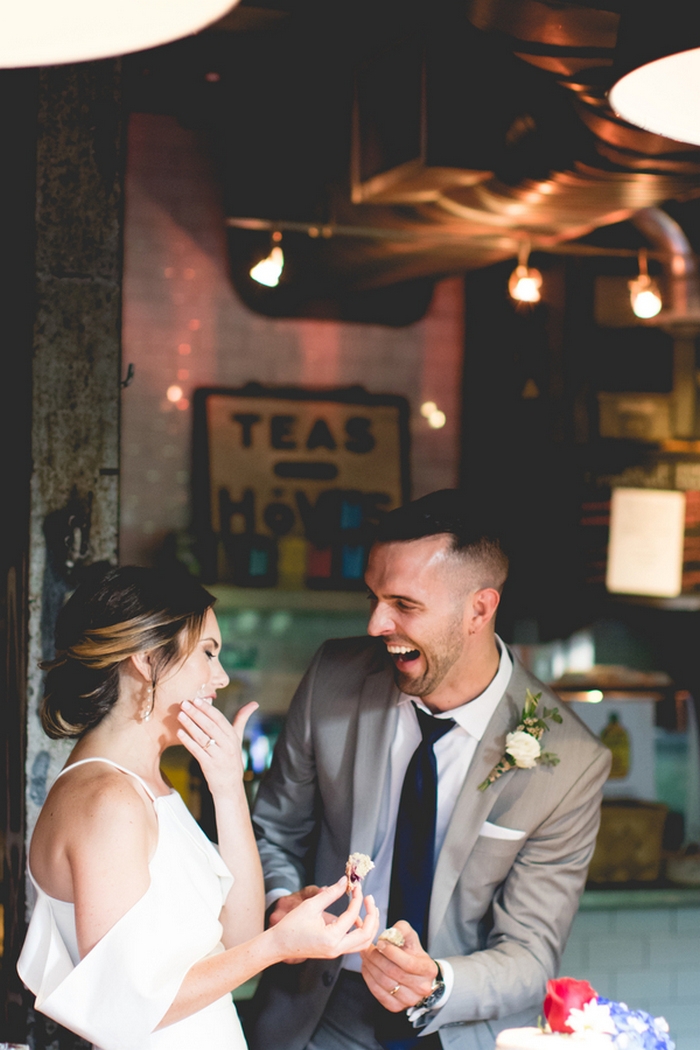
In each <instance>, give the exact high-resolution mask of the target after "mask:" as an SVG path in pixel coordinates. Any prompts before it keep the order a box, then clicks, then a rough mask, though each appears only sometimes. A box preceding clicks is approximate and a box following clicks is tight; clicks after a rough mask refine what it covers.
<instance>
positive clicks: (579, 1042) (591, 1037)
mask: <svg viewBox="0 0 700 1050" xmlns="http://www.w3.org/2000/svg"><path fill="white" fill-rule="evenodd" d="M613 1045H614V1043H613V1038H612V1036H611V1035H607V1034H605V1033H598V1032H585V1033H582V1034H581V1035H579V1034H578V1033H576V1032H574V1033H573V1034H572V1035H569V1034H567V1033H565V1032H548V1031H546V1029H545V1030H543V1029H542V1028H504V1029H503V1031H502V1032H499V1033H498V1037H497V1039H496V1046H497V1047H498V1048H499V1050H611V1048H612V1047H613Z"/></svg>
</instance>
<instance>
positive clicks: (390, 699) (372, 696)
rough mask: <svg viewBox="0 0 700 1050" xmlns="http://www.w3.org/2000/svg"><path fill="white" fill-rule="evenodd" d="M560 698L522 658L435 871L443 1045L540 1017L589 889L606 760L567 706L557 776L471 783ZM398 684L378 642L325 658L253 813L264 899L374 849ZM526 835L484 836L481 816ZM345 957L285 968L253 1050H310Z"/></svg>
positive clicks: (451, 1049)
mask: <svg viewBox="0 0 700 1050" xmlns="http://www.w3.org/2000/svg"><path fill="white" fill-rule="evenodd" d="M528 688H529V689H530V690H532V691H533V692H535V693H537V692H540V691H541V692H542V702H543V703H545V704H547V706H550V707H551V706H553V705H554V704H556V703H557V702H558V701H557V698H556V697H555V696H554V694H553V693H552V692H551V691H550V690H548V689H547V687H546V686H544V685H542V683H541V682H539V681H538V680H537V679H536V678H534V677H533V676H532V675H531V674H530V673H529V672H528V671H526V670H525V668H524V667H523V666H522V665H521V664H520V663H519V662H518V661H517V660H514V670H513V674H512V676H511V680H510V684H509V686H508V689H507V690H506V692H505V693H504V695H503V698H502V700H501V701H500V703H499V705H498V707H497V708H496V711H495V712H494V714H493V716H492V718H491V721H490V723H489V725H488V728H487V730H486V732H485V734H484V736H483V738H482V740H481V741H480V742H479V745H478V747H477V749H476V753H475V755H474V758H473V760H472V763H471V765H470V767H469V771H468V773H467V776H466V778H465V781H464V785H463V787H462V790H461V793H460V795H459V798H458V800H457V804H456V806H455V809H454V813H453V816H452V819H451V821H450V826H449V828H448V832H447V836H446V838H445V841H444V844H443V847H442V850H441V851H440V856H439V858H438V861H437V867H436V871H435V879H434V882H433V891H432V898H431V907H430V919H429V943H428V945H427V950H428V951H429V953H430V954H431V955H432V956H433V957H434V958H447V959H449V961H450V963H451V964H452V966H453V968H454V972H455V984H454V989H453V991H452V994H451V996H450V998H449V1000H448V1002H447V1003H446V1004H445V1006H444V1007H443V1008H442V1009H441V1010H439V1011H437V1013H436V1014H435V1016H434V1020H433V1021H432V1022H431V1024H430V1025H428V1026H427V1027H426V1028H425V1029H423V1033H422V1034H427V1033H429V1032H432V1031H437V1030H438V1029H439V1031H440V1037H441V1040H442V1043H443V1046H444V1047H445V1050H481V1048H483V1050H487V1048H488V1050H492V1048H493V1038H494V1034H495V1033H496V1032H497V1031H499V1030H500V1029H501V1028H505V1027H511V1026H513V1025H518V1024H523V1023H532V1022H533V1020H534V1019H536V1017H537V1013H538V1012H540V1011H541V1008H542V1002H543V998H544V993H545V985H546V982H547V980H548V979H549V978H551V977H553V976H554V975H555V974H556V973H557V970H558V966H559V961H560V958H561V953H562V951H563V948H564V945H565V943H566V939H567V936H568V934H569V930H570V927H571V923H572V921H573V918H574V915H575V913H576V909H577V906H578V899H579V896H580V894H581V891H582V889H583V886H584V882H585V878H586V871H587V868H588V863H589V861H590V858H591V855H592V852H593V847H594V844H595V838H596V834H597V831H598V824H599V819H600V800H601V793H602V786H603V784H604V782H605V780H606V778H607V775H608V771H609V768H610V752H609V751H608V750H607V748H605V747H603V745H602V744H601V743H600V741H599V740H597V739H596V738H595V737H594V736H593V735H592V734H591V733H590V732H589V730H588V729H587V728H586V727H585V726H584V725H583V724H582V723H581V722H580V721H579V719H578V718H577V717H576V716H575V715H574V714H572V713H571V712H570V711H569V710H568V708H567V705H566V704H562V703H561V702H558V706H559V710H560V713H561V715H562V718H563V722H562V724H561V725H556V724H554V723H552V728H551V731H550V732H548V733H547V734H546V750H548V751H554V752H555V753H557V754H558V755H559V758H560V763H559V765H558V766H556V767H553V768H546V767H535V768H534V769H515V770H512V771H509V772H508V773H506V774H504V775H503V776H502V777H501V778H500V779H499V780H497V781H496V782H495V783H494V784H491V785H490V786H489V787H488V788H487V789H486V791H484V792H481V791H479V790H478V785H479V784H480V783H481V782H482V780H484V779H485V777H486V776H488V774H489V772H490V771H491V769H492V768H493V766H494V765H495V764H496V762H498V761H499V759H500V758H501V757H502V755H503V753H504V746H505V736H506V733H508V732H510V731H511V730H512V729H513V728H515V726H516V724H517V722H518V719H519V716H520V713H521V711H522V707H523V703H524V701H525V691H526V689H528ZM398 698H399V690H398V688H397V687H396V685H395V683H394V678H393V668H392V665H391V664H390V662H389V659H388V657H387V654H386V648H385V646H384V644H383V643H382V642H381V641H378V640H376V639H371V638H347V639H342V640H336V641H331V642H327V643H326V644H325V645H324V646H323V647H322V648H321V649H320V650H319V652H318V653H317V655H316V657H315V659H314V661H313V663H312V664H311V667H310V668H309V670H308V672H307V674H306V676H305V678H304V680H303V681H302V683H301V685H300V686H299V689H298V690H297V693H296V695H295V697H294V699H293V701H292V704H291V707H290V709H289V714H288V717H287V720H286V723H285V727H284V731H283V734H282V736H281V738H280V740H279V742H278V745H277V748H276V750H275V756H274V759H273V763H272V767H271V769H270V771H269V773H268V775H267V777H266V778H265V779H264V781H263V783H262V784H261V786H260V790H259V792H258V796H257V800H256V803H255V807H254V823H255V828H256V834H257V836H258V847H259V849H260V855H261V857H262V862H263V868H264V872H265V889H266V891H270V890H272V889H276V888H286V889H289V890H296V889H300V888H301V887H302V886H305V885H308V884H310V883H315V884H317V885H319V886H323V885H329V884H330V883H332V882H335V880H336V879H337V878H338V877H339V875H341V874H342V873H343V871H344V868H345V862H346V860H347V857H348V854H349V853H351V852H354V851H358V852H361V853H369V854H370V855H371V854H372V852H373V846H374V842H375V834H376V828H377V822H378V819H379V809H380V803H381V793H382V789H383V786H384V782H385V777H386V772H387V761H388V754H389V749H390V745H391V741H392V739H393V735H394V731H395V726H396V720H397V701H398ZM486 820H488V821H490V822H491V823H493V824H500V825H503V826H505V827H508V828H513V829H519V830H522V831H524V832H525V837H524V838H522V839H519V840H510V839H499V838H491V837H485V836H483V835H480V830H481V828H482V826H483V824H484V822H485V821H486ZM339 967H340V960H334V961H333V962H330V963H329V962H328V961H323V960H309V962H307V963H304V964H302V965H299V966H286V965H284V964H281V965H280V966H278V967H274V968H273V969H272V970H271V971H268V972H267V974H266V975H265V977H264V979H263V983H262V987H261V989H260V992H259V994H258V1002H259V1005H260V1007H261V1012H260V1015H259V1017H258V1020H257V1023H256V1025H255V1028H254V1031H253V1033H251V1037H252V1050H257V1048H258V1047H259V1048H260V1050H270V1048H271V1047H274V1048H275V1050H302V1048H303V1047H305V1046H306V1043H307V1042H308V1040H309V1038H310V1037H311V1035H312V1033H313V1031H314V1029H315V1027H316V1025H317V1024H318V1021H319V1020H320V1017H321V1015H322V1013H323V1010H324V1007H325V1004H326V1002H327V1001H328V998H329V995H330V993H331V990H332V986H333V984H334V981H335V976H336V974H337V971H338V969H339Z"/></svg>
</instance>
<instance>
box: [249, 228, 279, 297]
mask: <svg viewBox="0 0 700 1050" xmlns="http://www.w3.org/2000/svg"><path fill="white" fill-rule="evenodd" d="M272 240H273V242H276V243H273V246H272V248H271V250H270V254H269V255H268V256H266V258H264V259H261V260H260V262H259V263H256V264H255V266H253V268H252V269H251V271H250V276H251V277H252V278H253V280H254V281H257V282H258V284H264V285H265V286H266V287H267V288H276V287H277V285H278V284H279V283H280V277H281V276H282V270H283V269H284V252H283V251H282V248H281V247H280V242H281V240H282V234H281V233H280V232H279V230H275V231H274V233H273V234H272Z"/></svg>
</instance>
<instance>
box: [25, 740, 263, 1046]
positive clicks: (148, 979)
mask: <svg viewBox="0 0 700 1050" xmlns="http://www.w3.org/2000/svg"><path fill="white" fill-rule="evenodd" d="M85 762H107V763H108V764H109V765H111V766H114V767H115V768H116V769H119V770H121V772H123V773H127V774H129V775H130V776H133V777H134V778H135V779H136V780H138V781H139V783H140V784H141V785H142V787H143V788H144V790H145V791H146V792H148V794H149V796H150V797H151V798H152V799H153V805H154V807H155V811H156V816H157V819H158V844H157V846H156V850H155V853H154V855H153V857H152V859H151V862H150V864H149V871H150V875H151V883H150V886H149V887H148V889H147V890H146V892H145V894H144V895H143V897H141V899H140V900H139V901H137V903H136V904H134V906H133V907H132V908H130V909H129V911H128V912H127V913H126V914H125V915H123V916H122V917H121V919H119V921H118V922H116V923H115V925H114V926H113V927H112V929H111V930H109V932H108V933H106V934H105V936H104V937H103V938H102V939H101V940H100V941H99V942H98V943H97V944H96V945H95V947H94V948H93V949H92V950H91V951H90V952H89V953H88V954H87V955H86V956H85V958H83V959H81V958H80V956H79V954H78V945H77V938H76V932H75V912H74V907H73V905H72V904H71V903H68V902H66V901H60V900H56V899H55V898H53V897H49V895H48V894H47V893H44V891H43V890H42V889H41V887H40V886H38V885H37V884H36V882H34V879H33V878H32V882H33V883H34V886H35V888H36V893H37V900H36V905H35V908H34V911H33V914H32V918H31V922H30V924H29V929H28V931H27V937H26V940H25V942H24V946H23V948H22V953H21V956H20V959H19V962H18V964H17V969H18V972H19V975H20V977H21V978H22V980H23V981H24V983H25V984H26V985H27V987H28V988H29V989H30V990H31V991H32V992H34V994H35V995H36V1009H37V1010H40V1011H41V1012H42V1013H44V1014H47V1015H48V1016H49V1017H51V1018H53V1020H55V1021H58V1022H59V1024H62V1025H64V1026H65V1027H66V1028H69V1029H71V1030H72V1031H73V1032H76V1033H77V1034H78V1035H80V1036H82V1037H83V1038H84V1039H87V1040H88V1041H89V1042H92V1043H93V1044H94V1046H95V1047H96V1048H99V1050H246V1043H245V1039H244V1037H243V1032H242V1030H241V1025H240V1022H239V1020H238V1014H237V1013H236V1008H235V1006H234V1005H233V1001H232V999H231V996H230V995H226V996H224V997H223V998H222V999H219V1000H218V1001H217V1002H215V1003H212V1004H211V1005H210V1006H208V1007H206V1008H205V1009H204V1010H200V1011H199V1012H198V1013H196V1014H192V1015H191V1016H190V1017H187V1018H185V1019H184V1020H182V1021H177V1022H176V1023H175V1024H172V1025H169V1026H168V1027H167V1028H163V1029H161V1030H160V1031H157V1032H156V1031H154V1029H155V1028H156V1027H157V1025H158V1024H159V1023H160V1021H161V1019H162V1018H163V1017H164V1015H165V1014H166V1013H167V1011H168V1008H169V1007H170V1005H171V1003H172V1002H173V1000H174V999H175V996H176V995H177V992H178V989H179V987H180V985H181V983H182V980H183V978H184V976H185V974H186V973H187V971H188V970H189V969H190V967H191V966H192V965H193V964H194V963H196V962H198V961H199V960H200V959H204V958H206V957H207V956H209V955H214V954H216V953H218V952H221V951H223V950H224V948H223V945H222V943H221V935H222V927H221V923H220V922H219V914H220V912H221V908H222V906H223V903H224V901H225V900H226V896H227V894H228V892H229V889H230V888H231V886H232V884H233V876H232V875H231V873H230V872H229V870H228V868H227V867H226V865H225V864H224V862H223V860H222V859H221V857H220V855H219V852H218V850H217V849H216V847H215V846H214V845H213V844H212V843H211V842H210V841H209V839H208V838H207V837H206V835H205V834H204V832H203V831H202V830H201V828H200V827H199V825H198V824H197V823H196V821H195V820H194V818H193V817H192V816H191V814H190V812H189V810H188V809H187V807H186V806H185V804H184V802H183V801H182V799H181V798H180V796H179V795H178V794H177V792H175V791H173V792H172V793H171V794H169V795H163V796H160V797H158V798H156V797H154V795H153V793H152V792H151V791H150V790H149V788H148V787H147V785H146V784H144V782H143V780H141V778H140V777H138V776H136V774H135V773H132V772H131V771H130V770H128V769H124V768H123V767H122V766H119V765H117V763H116V762H111V761H109V760H108V759H105V758H87V759H83V762H75V763H74V764H73V765H72V766H67V767H66V768H65V769H64V770H62V772H61V773H60V774H59V776H61V775H63V774H65V773H69V772H70V770H71V769H75V768H76V767H77V766H79V765H83V764H84V763H85ZM29 874H30V877H31V872H30V873H29Z"/></svg>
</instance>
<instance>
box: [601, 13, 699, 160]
mask: <svg viewBox="0 0 700 1050" xmlns="http://www.w3.org/2000/svg"><path fill="white" fill-rule="evenodd" d="M615 74H616V79H615V83H614V84H613V87H612V88H611V90H610V92H609V95H608V98H609V101H610V105H611V107H612V109H613V110H614V111H615V113H616V114H617V115H618V116H619V117H622V118H623V120H626V121H627V122H628V123H629V124H636V125H638V126H639V127H641V128H644V129H645V130H646V131H652V132H654V133H655V134H657V135H663V136H664V137H666V138H669V139H675V140H676V141H678V142H688V143H691V144H693V145H696V146H700V5H699V4H698V3H697V2H696V0H664V2H660V0H656V2H654V3H650V2H649V0H634V2H628V3H627V4H626V6H625V7H624V9H623V13H622V17H621V19H620V28H619V31H618V39H617V50H616V56H615Z"/></svg>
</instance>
